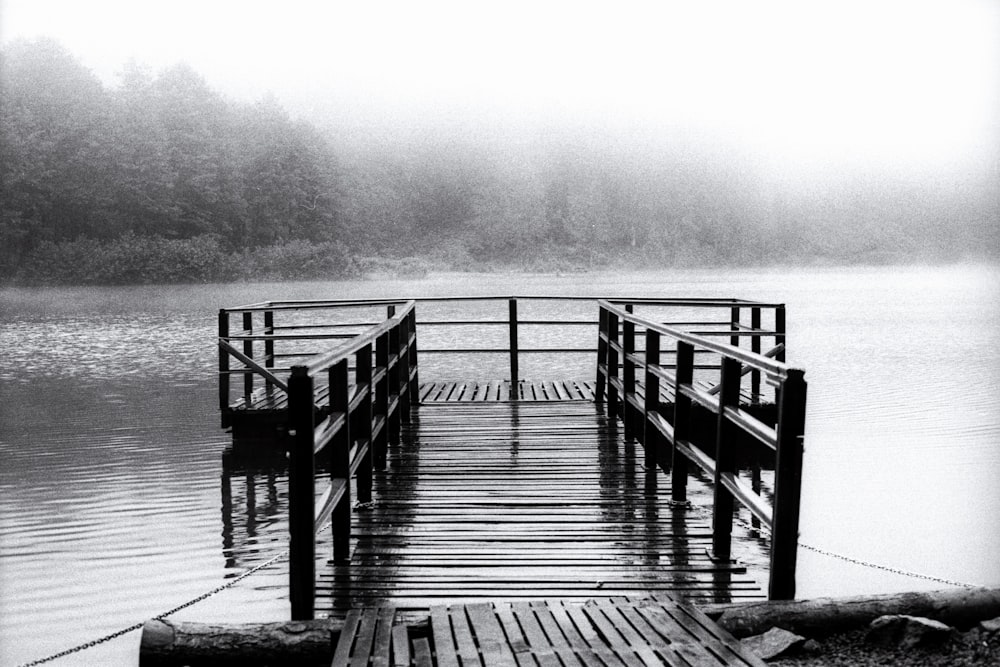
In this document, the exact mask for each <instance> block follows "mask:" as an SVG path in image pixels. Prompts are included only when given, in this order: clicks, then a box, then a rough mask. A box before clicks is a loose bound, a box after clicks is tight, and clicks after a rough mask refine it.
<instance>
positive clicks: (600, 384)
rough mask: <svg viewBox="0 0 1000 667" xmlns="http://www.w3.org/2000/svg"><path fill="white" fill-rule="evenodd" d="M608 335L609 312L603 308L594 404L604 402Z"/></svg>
mask: <svg viewBox="0 0 1000 667" xmlns="http://www.w3.org/2000/svg"><path fill="white" fill-rule="evenodd" d="M607 335H608V311H607V310H606V309H605V308H604V306H601V307H600V312H599V313H598V322H597V377H596V379H595V380H596V381H595V383H594V402H596V403H603V402H604V385H605V383H606V382H607V373H606V369H607V363H608V343H607V340H606V337H607ZM602 365H603V366H604V368H605V371H602V370H601V366H602Z"/></svg>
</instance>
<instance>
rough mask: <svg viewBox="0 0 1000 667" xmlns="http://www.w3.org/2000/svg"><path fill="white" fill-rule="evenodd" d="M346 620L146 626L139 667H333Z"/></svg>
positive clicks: (176, 623)
mask: <svg viewBox="0 0 1000 667" xmlns="http://www.w3.org/2000/svg"><path fill="white" fill-rule="evenodd" d="M342 626H343V622H342V621H331V620H329V619H323V620H318V621H285V622H282V623H252V624H244V625H211V624H207V623H180V622H176V621H159V620H152V621H147V622H146V625H145V626H144V627H143V629H142V642H141V644H140V647H139V665H140V667H178V666H180V665H190V667H200V666H202V665H220V666H226V665H249V666H263V665H286V664H290V665H329V664H330V661H331V660H332V659H333V647H334V645H335V644H336V642H337V639H338V638H339V637H340V630H341V627H342Z"/></svg>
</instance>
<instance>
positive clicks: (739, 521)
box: [688, 504, 978, 588]
mask: <svg viewBox="0 0 1000 667" xmlns="http://www.w3.org/2000/svg"><path fill="white" fill-rule="evenodd" d="M688 507H689V508H690V509H691V510H692V511H694V512H695V513H697V514H700V515H702V516H704V517H709V518H710V517H711V516H712V511H711V510H709V509H708V508H706V507H700V506H694V505H690V504H689V505H688ZM733 521H734V522H735V523H737V524H739V525H740V526H742V527H743V528H746V529H747V530H750V531H757V532H761V531H766V532H771V531H770V529H769V528H768V527H767V526H765V525H763V524H761V525H759V526H754V525H752V524H749V523H747V522H746V521H744V520H743V519H740V518H739V517H734V519H733ZM799 546H800V547H802V548H803V549H808V550H809V551H813V552H815V553H818V554H822V555H824V556H828V557H830V558H837V559H839V560H842V561H844V562H846V563H851V564H853V565H860V566H862V567H869V568H872V569H873V570H882V571H883V572H891V573H893V574H898V575H901V576H904V577H911V578H913V579H923V580H925V581H933V582H936V583H939V584H945V585H947V586H957V587H959V588H978V586H977V585H975V584H968V583H965V582H961V581H954V580H952V579H944V578H942V577H935V576H933V575H930V574H921V573H919V572H910V571H909V570H902V569H899V568H897V567H891V566H889V565H880V564H879V563H872V562H870V561H866V560H861V559H860V558H853V557H851V556H845V555H843V554H838V553H836V552H834V551H827V550H826V549H820V548H819V547H814V546H812V545H811V544H806V543H804V542H799Z"/></svg>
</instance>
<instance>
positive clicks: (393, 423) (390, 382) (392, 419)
mask: <svg viewBox="0 0 1000 667" xmlns="http://www.w3.org/2000/svg"><path fill="white" fill-rule="evenodd" d="M387 345H388V346H389V352H388V354H387V355H386V364H388V366H387V367H386V375H387V376H388V378H387V379H386V385H385V386H386V391H387V394H388V397H387V401H388V404H387V412H386V420H387V421H388V424H387V426H388V428H389V435H388V440H387V441H388V442H392V443H396V442H399V427H400V410H399V408H400V403H399V384H400V380H399V325H398V324H397V325H395V326H393V327H392V328H390V329H389V331H388V343H387ZM380 460H381V459H380ZM384 467H385V464H384V463H382V464H381V465H379V470H381V469H382V468H384Z"/></svg>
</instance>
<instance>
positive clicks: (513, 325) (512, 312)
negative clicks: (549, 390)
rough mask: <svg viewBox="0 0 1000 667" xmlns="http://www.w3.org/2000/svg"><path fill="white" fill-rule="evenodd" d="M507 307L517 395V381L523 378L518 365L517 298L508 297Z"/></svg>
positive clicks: (513, 383) (512, 390) (512, 379)
mask: <svg viewBox="0 0 1000 667" xmlns="http://www.w3.org/2000/svg"><path fill="white" fill-rule="evenodd" d="M507 309H508V318H507V329H508V333H509V340H510V386H511V392H512V393H514V394H515V395H516V392H517V383H518V380H520V379H521V371H520V368H519V367H518V344H517V299H508V301H507Z"/></svg>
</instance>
